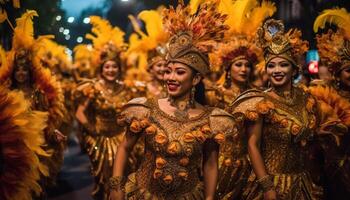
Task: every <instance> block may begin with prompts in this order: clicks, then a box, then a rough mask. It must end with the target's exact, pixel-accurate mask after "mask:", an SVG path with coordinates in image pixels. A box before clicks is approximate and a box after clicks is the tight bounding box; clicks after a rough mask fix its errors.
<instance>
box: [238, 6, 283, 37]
mask: <svg viewBox="0 0 350 200" xmlns="http://www.w3.org/2000/svg"><path fill="white" fill-rule="evenodd" d="M275 12H276V6H275V4H274V3H273V2H268V1H263V2H262V3H261V6H259V7H256V8H254V9H253V10H252V11H251V15H250V16H249V17H248V20H247V23H246V24H245V25H244V26H243V27H242V29H243V30H244V31H245V32H246V33H247V34H250V35H255V32H256V30H257V29H258V28H259V26H261V24H262V23H263V22H264V20H265V19H266V18H267V17H271V16H272V15H273V14H274V13H275Z"/></svg>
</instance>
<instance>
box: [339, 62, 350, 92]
mask: <svg viewBox="0 0 350 200" xmlns="http://www.w3.org/2000/svg"><path fill="white" fill-rule="evenodd" d="M339 80H340V83H341V85H343V86H345V87H347V88H350V66H348V67H345V68H344V69H343V70H342V71H341V72H340V76H339Z"/></svg>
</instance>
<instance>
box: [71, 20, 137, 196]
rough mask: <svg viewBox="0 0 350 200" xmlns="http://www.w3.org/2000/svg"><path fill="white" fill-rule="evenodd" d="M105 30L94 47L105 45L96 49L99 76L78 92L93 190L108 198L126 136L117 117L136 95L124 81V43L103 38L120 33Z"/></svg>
mask: <svg viewBox="0 0 350 200" xmlns="http://www.w3.org/2000/svg"><path fill="white" fill-rule="evenodd" d="M90 18H91V23H92V24H94V25H96V24H103V23H104V22H106V21H105V20H103V19H101V18H100V17H90ZM110 30H112V29H110ZM101 34H103V36H101V35H98V34H97V37H96V40H97V41H96V40H95V41H94V45H95V46H94V48H97V49H98V48H99V46H98V45H101V46H100V47H102V48H101V51H100V52H96V53H99V54H98V55H99V56H100V57H99V58H100V63H101V67H100V72H99V78H97V79H92V80H86V81H84V82H82V83H80V85H79V87H78V89H77V90H78V91H77V93H76V97H77V98H78V99H77V100H78V101H79V102H80V103H79V106H78V108H77V111H76V118H77V120H78V121H79V122H80V124H82V126H83V127H84V128H85V131H84V132H85V133H84V135H85V138H84V140H85V145H86V148H87V152H88V154H89V157H90V161H91V164H92V174H93V176H94V177H95V187H94V190H93V192H92V195H93V197H94V198H95V199H107V194H108V187H107V185H108V179H109V177H111V175H112V167H113V162H114V157H115V154H116V151H117V147H118V146H119V144H120V143H121V141H122V139H123V137H124V129H123V127H121V126H118V125H117V123H116V117H117V116H118V115H119V114H120V112H121V108H122V107H123V106H124V104H126V103H127V102H128V101H129V100H130V99H131V98H133V96H132V92H131V91H130V90H129V89H128V88H127V87H126V86H125V85H124V83H123V82H122V81H121V75H122V60H121V58H120V54H121V52H122V50H123V49H122V45H124V44H123V43H117V44H115V43H114V42H115V41H116V40H112V39H111V38H109V39H110V40H105V41H106V42H107V43H105V44H103V43H102V42H101V40H103V39H105V38H104V37H107V38H108V37H118V35H112V33H111V32H101ZM104 34H106V35H104ZM119 36H120V35H119ZM98 37H102V38H98ZM106 45H107V46H106ZM95 51H96V50H95ZM130 160H132V159H130ZM131 166H132V165H130V167H131Z"/></svg>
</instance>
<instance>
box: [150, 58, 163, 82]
mask: <svg viewBox="0 0 350 200" xmlns="http://www.w3.org/2000/svg"><path fill="white" fill-rule="evenodd" d="M165 65H166V62H165V60H159V61H157V62H155V63H154V64H153V65H152V67H151V70H150V72H151V73H152V74H153V75H154V76H155V78H156V79H157V80H163V79H164V69H165Z"/></svg>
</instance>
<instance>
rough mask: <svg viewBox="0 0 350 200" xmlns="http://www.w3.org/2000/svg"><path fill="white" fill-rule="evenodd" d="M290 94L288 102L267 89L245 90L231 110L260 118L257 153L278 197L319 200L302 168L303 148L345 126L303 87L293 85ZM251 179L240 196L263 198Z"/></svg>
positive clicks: (304, 163)
mask: <svg viewBox="0 0 350 200" xmlns="http://www.w3.org/2000/svg"><path fill="white" fill-rule="evenodd" d="M293 95H294V96H293V98H292V99H293V100H291V101H288V100H286V99H276V97H274V96H271V95H270V94H269V91H264V92H261V91H258V90H249V91H247V92H245V93H243V94H242V95H240V96H239V97H238V98H237V100H236V101H235V102H234V103H233V113H234V116H236V117H238V118H240V119H241V120H245V121H256V120H258V119H262V120H263V130H262V140H261V154H262V157H263V160H264V163H265V167H266V170H267V173H268V174H270V175H272V176H273V182H274V186H275V189H276V192H277V197H278V199H320V198H322V188H321V187H319V186H316V185H315V184H314V183H313V181H312V179H311V176H310V174H309V171H308V170H307V168H306V166H307V164H308V162H310V161H309V160H307V159H308V158H307V157H306V155H307V154H306V153H307V151H306V150H307V148H308V146H309V145H310V144H312V143H313V141H318V140H322V138H327V139H328V137H330V138H332V139H334V138H337V136H335V135H332V131H334V132H336V133H341V132H344V131H345V130H346V127H344V126H341V124H340V121H339V119H338V118H337V117H336V115H334V113H333V111H332V108H331V107H329V105H327V104H325V103H324V102H318V101H316V99H315V98H314V97H313V96H311V95H310V94H308V93H306V92H305V91H304V90H303V89H301V88H296V87H294V88H293ZM333 137H334V138H333ZM255 179H256V178H255V175H254V174H252V175H251V177H250V178H249V183H248V186H247V187H246V189H245V191H244V199H263V192H262V190H261V189H260V188H259V186H258V184H257V182H255Z"/></svg>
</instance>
